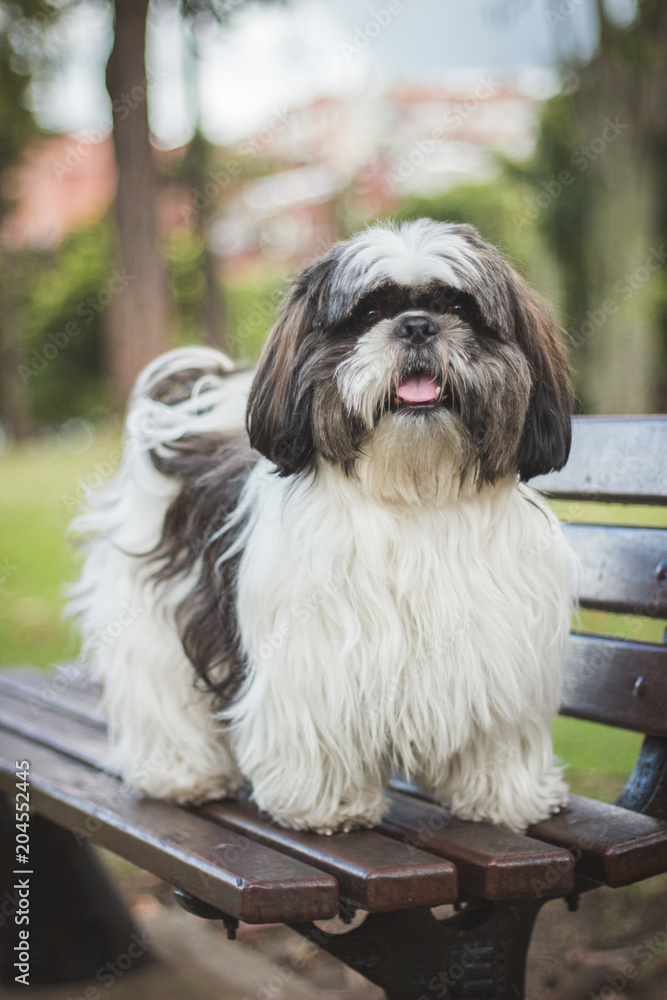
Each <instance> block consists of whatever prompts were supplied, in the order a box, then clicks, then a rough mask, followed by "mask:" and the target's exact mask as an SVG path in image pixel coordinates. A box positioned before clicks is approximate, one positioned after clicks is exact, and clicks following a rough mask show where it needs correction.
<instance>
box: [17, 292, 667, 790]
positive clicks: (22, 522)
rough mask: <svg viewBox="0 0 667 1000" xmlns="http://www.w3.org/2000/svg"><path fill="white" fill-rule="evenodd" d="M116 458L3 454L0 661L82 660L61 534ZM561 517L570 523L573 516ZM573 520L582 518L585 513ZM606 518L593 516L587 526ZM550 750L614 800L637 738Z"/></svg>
mask: <svg viewBox="0 0 667 1000" xmlns="http://www.w3.org/2000/svg"><path fill="white" fill-rule="evenodd" d="M267 297H268V296H267ZM119 457H120V445H119V434H118V432H117V431H114V430H112V429H109V428H95V429H93V428H91V427H90V426H86V425H83V426H80V427H79V429H78V434H75V435H74V436H73V437H71V438H69V439H68V438H65V439H64V440H63V438H62V437H60V438H59V437H58V436H57V435H56V436H52V437H51V438H46V439H45V440H44V442H43V443H42V444H41V445H38V444H36V443H32V444H30V445H22V446H20V447H14V448H12V449H9V450H8V451H7V452H6V453H5V454H4V455H2V456H0V664H5V665H6V664H13V663H14V664H15V663H33V664H36V665H38V666H47V665H48V664H49V663H53V662H54V661H57V660H60V659H63V658H66V657H68V656H74V655H76V651H77V642H76V638H75V636H74V635H73V633H72V629H71V627H70V626H68V625H66V624H65V623H63V621H62V618H61V615H62V609H63V605H64V585H65V583H66V582H67V581H69V580H72V579H73V578H74V577H75V575H76V558H75V553H74V551H73V549H72V547H71V546H70V545H69V543H68V542H67V540H66V537H65V532H66V529H67V525H68V524H69V522H70V520H71V518H72V515H73V513H74V512H75V509H76V507H77V502H78V500H77V498H80V497H81V496H82V490H81V481H82V480H83V482H84V483H86V484H87V485H88V486H89V487H93V488H94V487H96V486H97V485H99V483H100V482H102V481H106V480H108V478H109V477H110V475H111V474H112V471H113V468H114V467H115V466H116V465H117V463H118V460H119ZM559 506H560V505H559ZM589 506H591V507H593V506H596V507H599V506H600V505H589ZM603 512H604V513H606V508H603ZM558 513H559V514H560V515H561V516H563V517H565V518H567V511H565V510H562V509H559V510H558ZM612 513H613V519H614V520H615V523H633V522H634V523H642V524H647V523H648V524H656V523H658V524H661V525H667V509H662V510H659V511H657V512H656V509H655V508H653V513H652V514H650V515H647V512H646V510H644V509H642V508H639V509H631V508H627V507H626V508H624V507H621V506H620V505H617V507H616V509H615V510H614V511H613V512H612ZM576 516H577V517H579V518H580V519H583V516H582V513H581V511H580V510H579V511H577V514H576ZM638 516H639V517H640V518H641V520H639V522H637V521H636V520H635V518H636V517H638ZM600 517H601V513H600V512H599V511H593V512H592V515H591V519H593V520H595V519H599V518H600ZM647 517H648V519H647ZM580 627H583V628H584V629H586V630H590V631H599V632H608V633H610V634H615V635H625V636H629V637H632V638H635V639H643V640H651V641H654V642H657V641H660V640H661V638H662V629H663V627H664V623H662V622H656V621H651V620H650V619H637V618H632V617H631V616H622V615H604V614H600V613H598V612H582V615H581V623H580ZM554 745H555V749H556V752H557V754H558V755H559V756H560V757H561V758H562V759H563V760H564V761H566V762H567V764H568V771H567V777H568V780H569V782H570V784H571V787H572V789H573V791H575V792H578V793H581V794H589V795H593V796H595V797H598V798H602V799H606V800H608V801H611V800H613V798H614V797H615V796H616V795H617V794H618V793H619V791H620V790H621V788H622V787H623V784H624V783H625V780H626V778H627V776H628V775H629V774H630V772H631V770H632V767H633V765H634V762H635V760H636V757H637V753H638V750H639V747H640V745H641V736H639V735H637V734H635V733H628V732H623V731H621V730H613V729H609V728H607V727H605V726H598V725H595V724H593V723H587V722H579V721H578V720H575V719H566V718H558V719H557V720H556V722H555V724H554Z"/></svg>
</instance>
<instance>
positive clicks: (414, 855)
mask: <svg viewBox="0 0 667 1000" xmlns="http://www.w3.org/2000/svg"><path fill="white" fill-rule="evenodd" d="M198 811H199V814H200V815H204V816H207V817H209V818H210V819H214V820H215V821H216V822H219V823H221V824H223V825H224V826H226V827H227V828H228V829H231V830H235V831H237V832H242V833H244V834H246V836H249V837H252V838H253V839H256V840H258V841H259V842H260V843H262V844H266V845H267V846H269V847H274V848H275V849H277V850H280V851H284V852H285V853H286V854H289V855H290V856H291V857H294V858H299V859H300V860H302V861H306V862H307V863H308V864H312V865H313V866H314V867H316V868H320V869H322V871H327V872H329V873H330V874H332V875H335V877H336V878H337V879H338V883H339V886H340V892H341V896H344V897H345V898H346V899H349V900H351V901H352V902H353V903H354V904H355V905H356V906H359V907H360V908H361V909H364V910H370V911H371V912H375V913H381V912H387V911H390V910H396V909H404V908H412V907H417V906H438V905H439V904H440V903H451V902H453V901H454V900H455V899H456V898H457V896H458V881H457V874H456V868H455V867H454V865H453V864H451V862H450V861H445V860H443V859H441V858H437V857H435V856H434V855H433V854H428V853H426V852H425V851H423V850H418V849H415V848H413V847H411V846H410V845H408V844H398V843H396V841H394V840H393V839H390V838H388V837H385V836H382V835H381V834H379V833H377V832H376V831H374V830H361V831H355V832H353V833H340V834H334V835H333V836H332V837H323V836H320V835H318V834H315V833H302V832H300V831H297V830H287V829H285V828H284V827H281V826H277V825H276V824H275V823H274V822H273V821H272V820H271V818H270V817H264V816H262V815H261V814H260V813H259V811H258V809H257V807H256V806H255V805H254V803H251V802H243V801H231V800H226V801H225V802H221V803H217V802H211V803H208V804H207V805H205V806H201V807H200V808H199V810H198Z"/></svg>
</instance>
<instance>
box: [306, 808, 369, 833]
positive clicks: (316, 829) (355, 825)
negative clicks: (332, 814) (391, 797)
mask: <svg viewBox="0 0 667 1000" xmlns="http://www.w3.org/2000/svg"><path fill="white" fill-rule="evenodd" d="M381 819H382V813H380V815H379V816H378V817H377V818H375V817H374V816H373V817H369V816H348V817H347V819H344V820H341V821H340V822H337V821H336V820H335V819H332V820H331V821H330V822H328V823H324V824H322V825H321V826H309V827H307V829H309V830H310V831H311V832H312V833H319V834H322V835H323V836H325V837H332V836H333V835H334V833H352V832H353V831H354V830H369V829H370V828H371V827H373V826H377V824H378V823H379V822H380V820H381Z"/></svg>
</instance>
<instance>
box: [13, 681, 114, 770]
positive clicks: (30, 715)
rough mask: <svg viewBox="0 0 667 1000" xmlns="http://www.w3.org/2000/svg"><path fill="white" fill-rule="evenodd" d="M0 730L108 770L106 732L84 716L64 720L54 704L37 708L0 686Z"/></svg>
mask: <svg viewBox="0 0 667 1000" xmlns="http://www.w3.org/2000/svg"><path fill="white" fill-rule="evenodd" d="M0 728H2V729H7V730H9V731H11V732H14V733H17V734H19V735H21V736H24V737H25V738H26V739H29V740H32V741H33V742H35V743H38V744H41V745H42V746H45V747H48V748H50V749H51V750H57V751H58V752H59V753H62V754H65V755H67V756H73V757H74V759H75V760H78V761H82V762H83V763H84V764H88V765H90V766H91V767H98V768H100V770H103V771H106V770H108V768H107V761H106V758H107V754H108V749H107V736H106V729H102V728H100V727H99V726H97V725H96V724H95V723H92V722H90V721H89V720H86V719H83V718H82V717H81V716H77V717H70V716H69V715H66V716H65V717H64V718H63V716H62V715H61V714H60V713H59V711H58V709H57V708H56V707H53V706H52V705H36V704H35V703H33V702H26V701H24V700H23V698H20V697H17V696H16V695H15V694H14V692H11V693H10V692H9V691H8V690H7V689H6V688H5V687H4V686H0Z"/></svg>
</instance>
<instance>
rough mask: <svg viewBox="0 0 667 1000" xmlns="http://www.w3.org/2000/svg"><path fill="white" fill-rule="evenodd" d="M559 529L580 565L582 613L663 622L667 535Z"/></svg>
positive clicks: (666, 611)
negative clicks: (588, 611)
mask: <svg viewBox="0 0 667 1000" xmlns="http://www.w3.org/2000/svg"><path fill="white" fill-rule="evenodd" d="M563 527H564V529H565V534H566V537H567V539H568V541H569V542H570V544H571V545H572V547H573V549H574V551H575V552H576V554H577V556H578V557H579V560H580V564H581V570H582V581H581V593H580V599H581V606H582V607H584V608H595V609H598V610H602V611H614V612H618V613H621V614H633V615H646V616H647V617H649V618H667V576H666V574H665V560H667V530H665V529H663V528H616V527H608V526H602V525H597V524H565V525H563Z"/></svg>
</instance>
